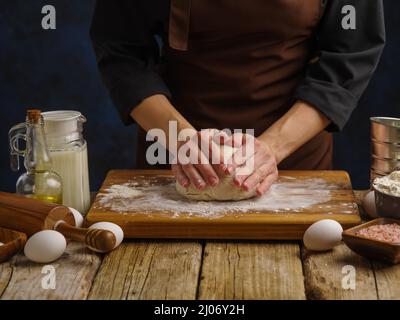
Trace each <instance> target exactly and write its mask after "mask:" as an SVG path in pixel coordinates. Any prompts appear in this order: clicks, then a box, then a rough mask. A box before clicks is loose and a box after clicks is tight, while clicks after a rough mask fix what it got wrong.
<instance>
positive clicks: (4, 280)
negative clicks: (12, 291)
mask: <svg viewBox="0 0 400 320" xmlns="http://www.w3.org/2000/svg"><path fill="white" fill-rule="evenodd" d="M11 275H12V268H11V264H10V263H9V262H4V263H0V297H1V296H2V294H3V292H4V290H6V288H7V286H8V284H9V282H10V279H11Z"/></svg>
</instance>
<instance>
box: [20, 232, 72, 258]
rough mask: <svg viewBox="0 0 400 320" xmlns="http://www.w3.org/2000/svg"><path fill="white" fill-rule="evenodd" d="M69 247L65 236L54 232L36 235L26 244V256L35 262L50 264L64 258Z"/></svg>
mask: <svg viewBox="0 0 400 320" xmlns="http://www.w3.org/2000/svg"><path fill="white" fill-rule="evenodd" d="M66 247H67V241H66V240H65V238H64V236H63V235H62V234H61V233H60V232H57V231H54V230H44V231H40V232H38V233H35V234H34V235H33V236H31V237H30V238H29V239H28V241H27V242H26V244H25V248H24V253H25V256H26V257H27V258H28V259H29V260H32V261H34V262H39V263H49V262H52V261H55V260H57V259H58V258H59V257H61V256H62V254H63V253H64V251H65V249H66Z"/></svg>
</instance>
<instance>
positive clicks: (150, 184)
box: [97, 176, 353, 218]
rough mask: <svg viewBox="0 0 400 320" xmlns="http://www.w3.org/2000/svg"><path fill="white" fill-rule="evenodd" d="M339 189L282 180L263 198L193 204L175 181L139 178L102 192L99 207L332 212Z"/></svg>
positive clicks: (205, 213)
mask: <svg viewBox="0 0 400 320" xmlns="http://www.w3.org/2000/svg"><path fill="white" fill-rule="evenodd" d="M338 188H339V187H338V185H334V184H328V183H327V182H326V181H325V180H323V179H296V178H292V177H281V178H280V181H279V182H278V183H276V184H274V185H273V186H272V187H271V189H270V191H269V192H267V193H266V194H265V195H264V196H263V197H261V198H253V199H249V200H242V201H231V202H221V201H193V200H188V199H186V198H185V197H183V196H181V195H180V194H178V193H177V191H176V189H175V179H174V178H172V177H153V176H151V177H144V176H138V177H136V178H135V179H134V180H131V181H129V182H128V183H124V184H114V185H111V186H110V187H108V188H106V189H104V190H102V192H101V193H100V194H99V196H100V201H99V202H98V204H97V206H99V208H101V209H108V210H111V211H114V212H119V213H121V214H126V215H131V214H136V215H139V214H147V215H149V214H150V213H155V212H157V213H162V214H166V215H168V216H169V217H171V216H173V217H180V216H187V217H191V216H201V217H207V218H218V217H221V216H223V215H226V214H235V213H246V212H247V213H256V212H263V211H267V210H268V211H273V212H276V213H296V212H301V211H302V210H303V209H305V208H307V207H310V206H313V205H318V204H321V206H319V208H320V209H324V210H326V211H328V212H329V208H327V205H322V204H323V203H326V202H328V201H329V200H330V199H331V191H332V190H335V189H338ZM340 205H341V206H343V211H345V210H347V211H348V212H349V213H352V211H351V210H350V209H351V207H352V206H353V204H352V203H346V202H344V203H342V204H340Z"/></svg>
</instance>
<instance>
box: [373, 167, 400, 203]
mask: <svg viewBox="0 0 400 320" xmlns="http://www.w3.org/2000/svg"><path fill="white" fill-rule="evenodd" d="M374 188H375V189H377V190H378V191H381V192H383V193H387V194H390V195H392V196H396V197H400V171H394V172H392V173H391V174H389V175H388V176H385V177H382V178H376V179H375V180H374Z"/></svg>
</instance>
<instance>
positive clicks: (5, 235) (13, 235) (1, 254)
mask: <svg viewBox="0 0 400 320" xmlns="http://www.w3.org/2000/svg"><path fill="white" fill-rule="evenodd" d="M0 242H2V243H4V244H3V245H2V246H0V263H2V262H5V261H7V260H9V259H10V258H11V257H12V256H14V255H15V254H17V253H18V252H19V251H21V250H22V249H23V248H24V245H25V242H26V234H25V233H22V232H18V231H14V230H10V229H5V228H0Z"/></svg>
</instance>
